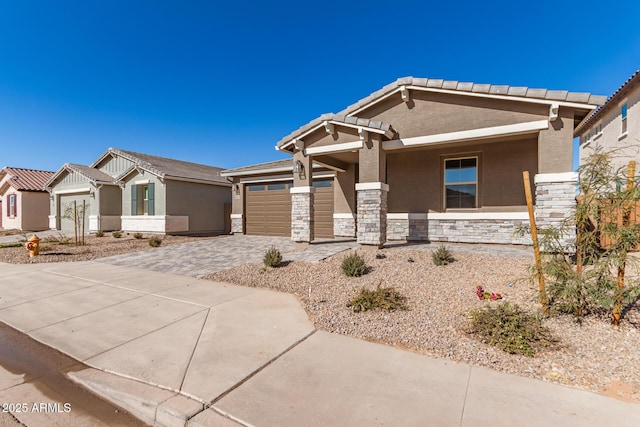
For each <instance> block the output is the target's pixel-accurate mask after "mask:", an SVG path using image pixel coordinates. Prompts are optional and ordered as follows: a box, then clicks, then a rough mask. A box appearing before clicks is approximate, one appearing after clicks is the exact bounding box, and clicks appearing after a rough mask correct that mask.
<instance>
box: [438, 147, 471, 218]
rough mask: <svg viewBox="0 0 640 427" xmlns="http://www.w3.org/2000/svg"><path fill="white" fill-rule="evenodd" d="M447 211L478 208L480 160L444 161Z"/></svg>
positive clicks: (459, 159) (469, 158) (456, 159)
mask: <svg viewBox="0 0 640 427" xmlns="http://www.w3.org/2000/svg"><path fill="white" fill-rule="evenodd" d="M444 193H445V195H444V199H445V200H444V203H445V205H444V206H445V209H473V208H476V207H478V201H477V196H478V158H477V157H463V158H455V159H446V160H445V161H444Z"/></svg>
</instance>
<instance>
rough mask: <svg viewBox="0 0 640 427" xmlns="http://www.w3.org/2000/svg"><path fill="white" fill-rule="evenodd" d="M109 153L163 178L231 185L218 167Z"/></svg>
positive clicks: (139, 154)
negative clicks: (221, 174)
mask: <svg viewBox="0 0 640 427" xmlns="http://www.w3.org/2000/svg"><path fill="white" fill-rule="evenodd" d="M107 153H113V154H115V155H119V156H122V157H124V158H126V159H129V160H130V161H132V162H134V163H135V164H136V165H137V166H139V167H141V168H143V169H145V170H148V171H149V172H151V173H153V174H155V175H157V176H159V177H161V178H182V179H192V180H199V181H209V182H211V183H215V184H224V185H231V184H230V183H229V181H227V180H226V179H225V178H224V177H222V176H220V171H222V168H219V167H216V166H208V165H203V164H200V163H191V162H185V161H182V160H175V159H169V158H166V157H159V156H152V155H150V154H143V153H136V152H134V151H128V150H121V149H119V148H109V150H108V151H107ZM125 174H126V173H125ZM125 174H123V175H125ZM121 176H122V175H121Z"/></svg>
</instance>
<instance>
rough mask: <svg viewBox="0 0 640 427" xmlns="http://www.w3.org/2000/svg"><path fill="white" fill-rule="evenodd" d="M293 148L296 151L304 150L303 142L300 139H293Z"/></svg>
mask: <svg viewBox="0 0 640 427" xmlns="http://www.w3.org/2000/svg"><path fill="white" fill-rule="evenodd" d="M293 146H294V147H296V149H298V150H304V141H303V140H301V139H295V140H294V141H293Z"/></svg>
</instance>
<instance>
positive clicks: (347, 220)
mask: <svg viewBox="0 0 640 427" xmlns="http://www.w3.org/2000/svg"><path fill="white" fill-rule="evenodd" d="M333 235H334V236H335V237H356V218H355V217H354V215H353V214H334V215H333Z"/></svg>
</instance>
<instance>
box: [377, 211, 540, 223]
mask: <svg viewBox="0 0 640 427" xmlns="http://www.w3.org/2000/svg"><path fill="white" fill-rule="evenodd" d="M387 219H388V220H389V219H391V220H394V219H395V220H397V219H406V220H430V219H434V220H439V219H440V220H446V219H448V220H471V221H475V220H490V219H498V220H509V219H514V220H528V219H529V213H528V212H429V213H388V214H387Z"/></svg>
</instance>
